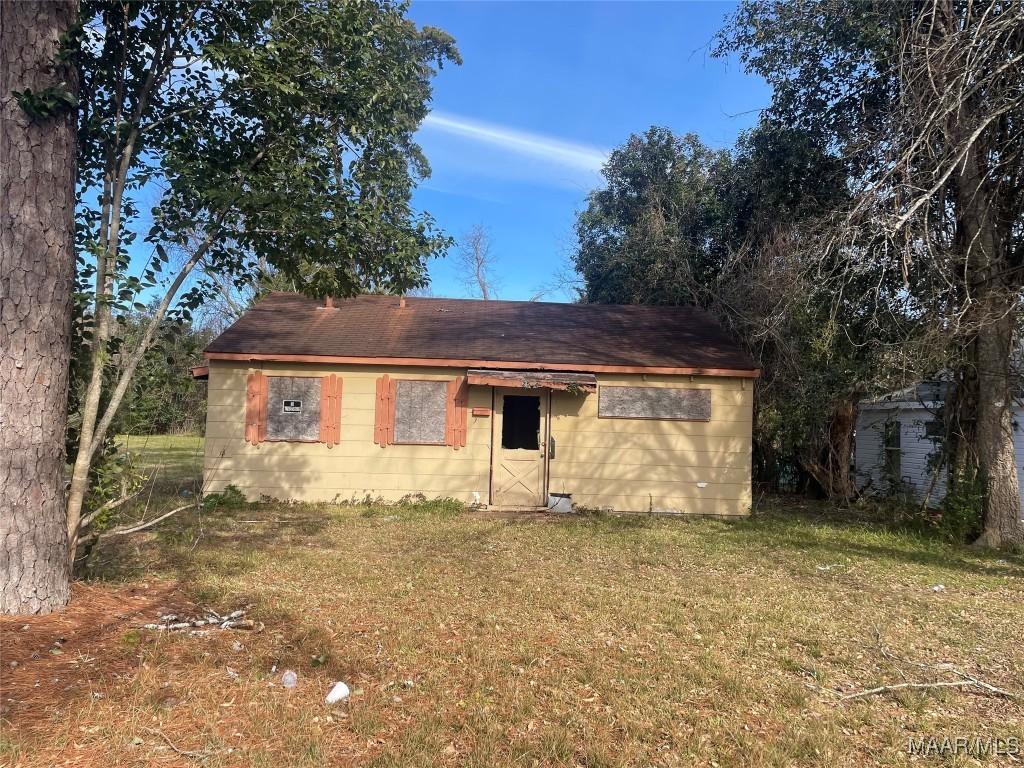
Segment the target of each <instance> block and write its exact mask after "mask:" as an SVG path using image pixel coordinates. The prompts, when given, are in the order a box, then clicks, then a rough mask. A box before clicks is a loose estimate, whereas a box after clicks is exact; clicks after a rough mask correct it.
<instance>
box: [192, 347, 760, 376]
mask: <svg viewBox="0 0 1024 768" xmlns="http://www.w3.org/2000/svg"><path fill="white" fill-rule="evenodd" d="M206 357H207V359H209V360H230V361H236V362H251V363H256V362H259V363H316V364H320V365H343V364H349V365H401V366H411V367H419V368H424V367H435V368H494V369H498V370H517V369H519V370H522V369H525V370H538V371H580V372H583V373H647V374H666V375H675V376H716V377H725V378H740V379H756V378H758V377H759V376H760V375H761V369H760V368H712V367H685V366H658V365H594V364H587V363H568V362H556V363H551V362H538V361H523V360H476V359H473V360H470V359H458V358H436V357H353V356H340V355H286V354H266V353H253V352H215V351H210V350H207V352H206Z"/></svg>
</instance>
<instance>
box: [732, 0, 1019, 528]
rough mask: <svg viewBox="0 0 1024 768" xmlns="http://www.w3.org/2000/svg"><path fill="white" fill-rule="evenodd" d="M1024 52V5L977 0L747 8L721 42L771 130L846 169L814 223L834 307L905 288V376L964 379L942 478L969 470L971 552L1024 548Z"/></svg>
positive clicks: (817, 0)
mask: <svg viewBox="0 0 1024 768" xmlns="http://www.w3.org/2000/svg"><path fill="white" fill-rule="evenodd" d="M1022 50H1024V6H1022V5H1021V4H1020V3H1002V2H994V3H989V2H973V1H971V0H968V1H967V2H960V3H957V2H952V1H951V0H943V1H942V2H935V3H884V2H865V3H854V4H849V3H839V2H836V0H793V1H792V2H781V1H779V0H771V1H768V2H766V1H764V0H747V1H746V2H744V3H742V4H741V6H740V8H739V10H738V11H737V12H736V14H735V16H734V17H733V19H732V20H731V22H730V24H729V25H728V27H727V28H726V29H725V30H724V31H723V33H722V34H721V36H720V39H719V52H720V53H730V52H738V53H739V54H740V57H741V59H742V61H743V62H744V64H745V66H746V67H747V68H748V69H750V70H752V71H754V72H757V73H758V74H760V75H761V76H762V77H764V78H765V79H766V80H767V81H768V82H769V84H770V85H771V86H772V89H773V99H772V104H771V107H770V109H769V110H768V118H769V119H771V120H773V121H777V122H779V123H782V124H785V125H791V126H794V127H795V128H797V129H798V130H800V131H801V132H803V133H805V134H806V135H808V136H811V137H814V138H815V140H816V141H819V142H822V143H824V144H825V145H827V146H829V147H830V148H831V150H832V152H833V153H834V154H835V156H836V157H837V158H839V159H840V160H841V162H842V163H843V165H844V166H845V168H846V177H847V181H848V186H849V189H850V202H849V205H847V206H843V207H841V208H840V209H838V210H837V211H836V215H835V216H833V217H832V218H831V220H830V221H828V222H827V223H824V222H823V225H822V228H823V230H825V231H828V232H830V233H831V235H830V236H829V237H827V238H822V239H821V242H820V247H819V248H818V255H819V257H818V262H819V263H825V264H827V265H828V270H827V271H828V278H829V280H830V282H831V293H832V295H833V296H834V297H835V298H836V300H837V301H841V302H844V303H852V304H859V305H862V306H863V307H871V306H872V305H875V304H877V303H879V298H878V296H877V292H876V291H874V290H873V289H872V288H871V286H872V285H873V283H874V282H875V281H882V282H888V283H891V282H892V280H893V278H894V277H895V279H896V280H898V281H899V282H900V283H901V284H902V295H903V296H904V297H905V301H906V303H907V304H908V306H909V308H910V311H911V313H912V314H913V315H914V317H915V318H916V320H917V322H914V323H912V324H908V325H907V326H906V327H905V328H904V329H902V330H904V331H907V333H906V334H905V335H904V337H903V338H902V339H901V340H900V342H901V343H900V345H899V346H900V347H901V348H902V350H903V358H904V362H905V365H906V367H907V368H908V369H911V370H917V371H919V372H927V371H928V369H929V368H932V370H933V371H934V370H935V368H936V367H942V368H946V369H948V370H949V371H951V372H952V374H953V376H954V378H955V379H956V380H957V381H958V382H959V383H960V387H959V392H958V395H957V400H956V403H955V404H954V405H955V407H954V408H950V409H948V410H949V412H950V414H952V415H954V418H953V423H955V424H956V425H957V428H958V430H959V434H958V435H957V438H958V439H957V440H956V441H953V442H954V443H955V444H956V445H959V446H960V447H961V449H962V450H961V451H960V452H959V455H958V456H957V457H954V459H953V463H954V466H955V467H957V470H958V471H957V472H955V473H954V476H953V480H954V481H957V480H958V478H959V477H960V476H964V477H965V479H966V481H967V482H968V483H971V482H973V481H972V479H971V476H972V474H973V469H974V467H976V470H977V473H978V476H979V479H980V481H981V486H982V488H983V489H984V493H983V494H982V496H983V515H984V530H983V533H982V536H981V539H980V542H981V543H983V544H986V545H993V546H999V545H1011V546H1012V545H1016V546H1020V545H1022V544H1024V525H1022V524H1021V522H1020V500H1019V499H1020V497H1019V489H1018V480H1017V469H1016V466H1015V461H1014V451H1013V439H1012V435H1013V430H1012V418H1013V413H1012V411H1013V407H1012V403H1013V390H1014V384H1013V381H1014V373H1015V372H1014V370H1013V360H1014V356H1015V352H1014V350H1015V348H1016V346H1017V342H1016V341H1015V331H1016V328H1017V326H1018V324H1019V320H1020V296H1021V292H1022V289H1024V269H1022V264H1024V226H1022V222H1024V193H1022V186H1024V185H1022V181H1024V134H1022V132H1021V130H1020V127H1021V125H1024V90H1022V88H1021V83H1022V82H1024V54H1022V53H1021V52H1022ZM889 295H890V301H892V298H891V297H892V292H891V291H890V292H889ZM862 311H867V310H862ZM936 350H941V351H943V352H944V353H945V355H944V359H943V358H942V357H940V358H939V360H938V362H937V361H936V355H935V351H936Z"/></svg>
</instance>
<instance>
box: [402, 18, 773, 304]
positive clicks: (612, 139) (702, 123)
mask: <svg viewBox="0 0 1024 768" xmlns="http://www.w3.org/2000/svg"><path fill="white" fill-rule="evenodd" d="M731 10H732V5H731V4H729V3H696V2H695V3H667V2H644V3H640V2H614V3H613V2H438V1H436V0H415V1H414V2H413V5H412V9H411V16H412V18H413V19H414V20H415V21H416V22H417V23H418V24H420V25H425V24H428V25H432V26H436V27H440V28H442V29H444V30H445V31H447V32H448V33H450V34H451V35H453V36H454V37H455V39H456V41H457V43H458V47H459V50H460V52H461V53H462V57H463V65H462V66H461V67H446V68H445V69H444V70H443V71H442V72H441V73H440V74H439V75H438V77H437V78H436V80H435V82H434V103H433V112H432V113H431V115H430V116H429V117H428V118H427V120H426V122H425V123H424V125H423V127H422V128H421V130H420V132H419V135H418V139H419V142H420V144H421V146H422V147H423V149H424V151H425V152H426V154H427V157H428V159H429V160H430V164H431V167H432V169H433V173H432V175H431V178H430V179H428V180H427V181H426V182H424V183H423V184H422V185H421V187H420V188H419V189H418V190H417V192H416V196H415V203H416V205H417V207H418V208H420V209H423V210H427V211H429V212H430V213H431V214H432V215H433V216H434V217H435V218H436V219H437V221H438V223H439V224H440V226H441V227H442V228H443V229H444V230H445V231H446V232H448V233H449V234H451V235H452V236H453V237H456V238H458V237H459V236H460V235H462V234H464V233H465V232H466V231H467V230H468V229H469V228H470V227H472V226H474V225H476V224H480V225H483V226H485V227H486V228H487V229H488V230H489V232H490V235H491V241H492V253H493V254H494V257H495V261H496V270H497V277H498V296H499V298H503V299H527V298H530V297H531V296H533V295H534V294H535V293H536V292H537V291H539V290H543V289H549V288H551V286H552V285H554V284H555V283H556V282H557V279H556V276H557V275H558V274H559V273H560V272H564V271H565V270H566V268H567V265H568V260H569V254H570V252H571V249H572V245H573V242H574V235H573V222H574V221H575V217H576V212H577V211H579V210H580V209H581V208H582V207H583V205H584V201H585V198H586V195H587V193H588V192H589V191H590V190H592V189H594V188H596V187H598V186H600V184H601V176H600V168H601V164H602V162H603V160H604V158H605V156H606V155H607V152H608V151H609V150H611V149H613V148H614V147H616V146H618V145H620V144H622V143H623V142H624V141H625V140H626V139H627V138H628V137H629V135H630V134H631V133H636V132H640V131H644V130H646V129H647V128H648V127H650V126H651V125H663V126H667V127H669V128H671V129H672V130H673V131H675V132H676V133H686V132H690V131H692V132H694V133H696V134H698V135H699V136H700V137H701V138H702V139H703V140H704V141H705V142H707V143H708V144H710V145H712V146H715V147H728V146H730V145H731V144H732V143H733V142H734V140H735V139H736V136H737V135H738V134H739V133H740V132H741V131H743V130H744V129H746V128H749V127H750V126H751V125H753V123H754V122H755V121H756V119H757V111H758V110H759V109H761V108H763V107H766V106H767V105H768V103H769V99H770V91H769V89H768V87H767V85H766V84H765V83H764V82H763V81H761V80H760V79H758V78H756V77H754V76H752V75H746V74H744V73H743V72H742V70H741V69H740V67H739V65H738V63H737V62H736V61H721V60H718V59H714V58H712V57H711V55H710V52H709V48H710V44H711V39H712V37H713V36H714V33H715V32H716V31H717V30H718V29H719V27H720V26H721V25H722V22H723V19H724V17H725V16H726V15H727V14H728V13H729V12H730V11H731ZM454 262H455V259H454V258H453V257H452V256H449V257H448V258H445V259H440V260H436V261H434V262H432V263H431V267H430V273H431V278H432V285H431V291H432V293H433V294H434V295H437V296H466V295H470V294H469V293H468V291H467V288H466V287H465V286H464V285H463V283H462V280H461V279H460V275H459V272H458V270H457V269H456V265H455V263H454ZM567 298H568V297H567V295H566V294H565V293H562V292H559V291H557V290H549V291H548V292H547V293H546V294H545V296H544V299H545V300H548V301H560V300H565V299H567Z"/></svg>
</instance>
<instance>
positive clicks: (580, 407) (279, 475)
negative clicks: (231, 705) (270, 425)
mask: <svg viewBox="0 0 1024 768" xmlns="http://www.w3.org/2000/svg"><path fill="white" fill-rule="evenodd" d="M253 370H255V369H254V368H249V367H244V364H241V365H240V364H236V363H229V362H223V361H212V363H211V365H210V378H209V387H208V392H209V404H208V413H207V432H206V457H205V488H204V490H205V492H206V493H212V492H217V491H221V490H223V489H224V487H225V486H227V485H229V484H231V485H235V486H237V487H238V488H239V489H241V490H242V491H243V492H244V493H245V494H246V496H247V497H248V498H250V499H258V498H260V497H261V496H269V497H272V498H278V499H296V500H302V501H345V500H361V499H363V498H365V497H366V496H370V497H372V498H378V497H381V498H384V499H386V500H390V501H394V500H398V499H400V498H402V497H403V496H407V495H409V494H415V493H423V494H424V495H426V496H428V497H439V496H450V497H453V498H457V499H461V500H462V501H466V502H473V501H476V500H478V499H479V500H480V501H482V502H484V503H486V502H487V500H488V493H489V488H490V441H491V423H492V419H491V418H481V417H474V416H473V415H471V414H470V415H469V416H468V417H467V427H468V433H467V438H466V446H465V447H464V448H460V449H459V450H457V451H456V450H453V449H452V448H450V447H448V446H443V445H437V446H434V445H416V446H413V445H392V446H388V447H387V448H381V447H380V446H378V445H375V444H374V442H373V421H374V397H375V385H376V380H377V377H378V376H381V375H382V374H384V373H387V374H388V375H389V376H391V377H392V378H422V379H449V378H452V377H453V376H456V375H459V376H463V375H465V374H466V371H465V370H454V369H442V368H429V369H428V368H398V367H386V366H344V365H300V364H284V363H282V364H275V363H267V364H264V365H263V366H262V368H261V370H263V372H264V373H266V374H267V375H271V376H273V375H281V376H322V375H326V374H329V373H336V374H338V375H339V376H341V377H342V379H343V382H344V384H343V393H342V401H341V414H342V416H341V443H340V444H339V445H336V446H334V447H332V448H328V447H327V446H326V445H323V444H320V443H273V442H270V443H261V444H260V445H249V444H247V443H246V442H245V439H244V433H245V390H246V378H247V376H248V374H249V373H250V372H251V371H253ZM598 381H599V383H600V384H608V385H623V386H677V387H678V386H684V387H693V388H698V389H710V390H711V391H712V395H711V421H710V422H706V423H705V422H687V421H657V420H652V419H599V418H597V401H598V398H597V395H596V394H590V395H586V396H582V395H571V394H569V393H566V392H554V393H553V394H552V406H551V434H552V436H553V437H554V439H555V443H556V452H555V458H554V459H553V460H552V461H551V462H550V465H549V477H550V480H549V490H550V491H551V492H553V493H571V494H572V497H573V501H574V503H576V504H578V505H582V506H585V507H591V508H611V509H615V510H620V511H633V512H648V511H651V510H652V509H653V510H654V511H656V512H682V513H689V514H714V515H741V514H747V513H749V511H750V502H751V495H750V473H751V455H750V450H751V413H752V404H753V382H751V381H749V380H742V379H726V378H710V377H709V378H703V377H690V376H647V377H644V376H640V375H604V374H601V375H599V376H598ZM479 406H486V407H490V406H491V389H490V388H489V387H471V388H470V392H469V407H470V408H473V407H479ZM477 494H479V495H478V496H477Z"/></svg>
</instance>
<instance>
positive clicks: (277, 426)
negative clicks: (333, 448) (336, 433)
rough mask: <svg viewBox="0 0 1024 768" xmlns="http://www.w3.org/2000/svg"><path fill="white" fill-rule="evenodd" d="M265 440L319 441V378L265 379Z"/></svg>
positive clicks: (282, 377) (286, 377) (276, 377)
mask: <svg viewBox="0 0 1024 768" xmlns="http://www.w3.org/2000/svg"><path fill="white" fill-rule="evenodd" d="M266 439H267V440H296V441H300V440H308V441H310V442H317V441H318V440H319V439H320V379H319V378H312V377H308V376H270V377H268V378H267V433H266Z"/></svg>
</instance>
